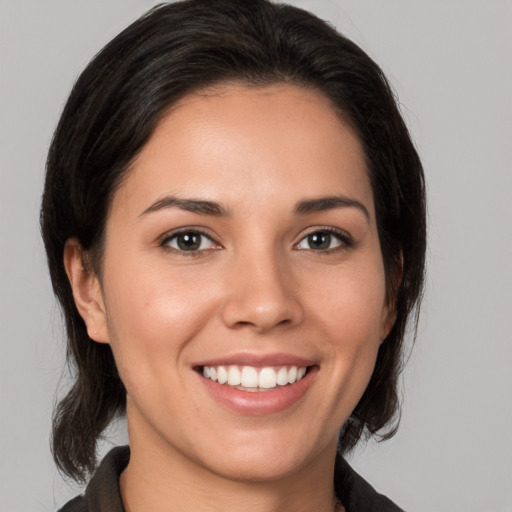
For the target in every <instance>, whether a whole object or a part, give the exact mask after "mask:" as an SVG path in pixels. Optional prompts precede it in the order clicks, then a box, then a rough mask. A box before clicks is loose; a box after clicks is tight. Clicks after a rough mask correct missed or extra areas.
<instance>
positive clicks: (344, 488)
mask: <svg viewBox="0 0 512 512" xmlns="http://www.w3.org/2000/svg"><path fill="white" fill-rule="evenodd" d="M334 485H335V489H336V495H337V496H338V499H340V500H341V502H342V503H343V505H344V507H345V510H346V511H347V512H374V511H376V510H378V511H379V512H404V511H403V510H402V509H401V508H400V507H398V506H397V505H395V504H394V503H393V502H392V501H391V500H390V499H389V498H387V497H386V496H384V495H383V494H379V493H378V492H377V491H376V490H375V489H374V488H373V487H372V486H371V485H370V484H369V483H368V482H367V481H366V480H365V479H364V478H363V477H362V476H360V475H359V474H357V473H356V472H355V471H354V470H353V469H352V468H351V467H350V465H349V464H348V463H347V461H346V460H345V459H343V458H342V457H340V456H337V457H336V469H335V476H334Z"/></svg>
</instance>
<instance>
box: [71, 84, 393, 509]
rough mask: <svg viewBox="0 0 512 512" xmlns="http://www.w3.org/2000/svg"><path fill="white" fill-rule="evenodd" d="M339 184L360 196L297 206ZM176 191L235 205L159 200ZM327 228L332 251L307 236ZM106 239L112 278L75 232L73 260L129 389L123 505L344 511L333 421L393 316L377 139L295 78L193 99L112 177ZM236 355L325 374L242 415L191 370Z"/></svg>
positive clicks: (346, 411) (90, 315) (101, 338)
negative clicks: (371, 166)
mask: <svg viewBox="0 0 512 512" xmlns="http://www.w3.org/2000/svg"><path fill="white" fill-rule="evenodd" d="M332 196H342V197H344V198H346V199H348V200H349V202H350V201H352V202H353V204H348V205H347V204H337V205H336V207H332V208H329V209H320V211H311V212H309V213H304V212H297V211H296V206H297V204H298V203H300V202H301V201H302V202H303V201H305V200H311V199H318V198H323V197H332ZM164 197H173V198H176V197H178V198H181V199H184V198H186V199H190V198H192V199H200V200H207V201H213V202H215V203H218V204H219V205H221V206H222V208H223V209H224V210H225V213H226V214H225V215H210V214H205V213H196V212H191V211H186V210H184V209H183V208H180V207H178V206H176V205H174V206H173V205H170V204H167V206H166V207H158V205H159V206H162V203H161V202H160V203H158V202H159V201H161V200H162V198H164ZM167 203H170V202H169V201H168V202H167ZM354 204H356V205H355V206H354ZM155 205H157V206H155ZM144 212H145V213H144ZM184 227H185V228H187V227H188V228H189V230H190V229H192V227H193V228H194V229H196V230H197V229H199V230H200V231H201V232H202V233H204V234H206V235H207V236H206V237H204V238H201V246H200V248H199V250H195V251H188V252H187V251H182V250H180V249H179V246H178V245H177V241H178V239H177V238H176V236H174V238H172V237H173V235H174V234H175V230H177V229H180V228H184ZM331 229H332V230H338V231H339V232H340V233H341V235H337V234H333V235H331V242H330V245H329V244H328V248H323V249H318V248H317V246H314V247H312V246H311V244H310V239H308V238H307V236H308V235H310V234H311V233H318V232H319V231H322V232H324V233H325V232H326V231H328V230H331ZM105 240H106V242H105V253H104V259H103V269H102V270H103V272H102V279H101V282H100V280H99V279H98V278H97V276H95V275H94V273H92V272H91V271H90V270H88V266H87V265H84V264H83V260H84V254H83V253H82V251H81V249H80V246H79V244H78V242H77V241H76V240H70V241H68V244H67V246H66V251H65V265H66V269H67V272H68V275H69V278H70V281H71V284H72V287H73V291H74V295H75V300H76V303H77V306H78V308H79V310H80V313H81V315H82V316H83V318H84V320H85V322H86V324H87V327H88V332H89V335H90V336H91V338H93V339H94V340H95V341H97V342H100V343H109V344H110V345H111V347H112V350H113V353H114V356H115V359H116V363H117V365H118V368H119V372H120V375H121V378H122V380H123V382H124V384H125V386H126V389H127V393H128V396H127V420H128V427H129V436H130V444H131V449H132V456H131V460H130V463H129V465H128V467H127V469H126V470H125V472H124V473H123V475H122V477H121V491H122V496H123V500H124V502H125V506H126V510H127V511H128V512H134V511H135V512H138V511H142V510H153V511H170V510H180V511H185V512H186V511H189V510H190V511H191V510H194V511H195V510H205V511H217V510H229V509H233V508H234V509H241V508H243V509H244V510H246V511H249V512H250V511H253V510H258V511H266V512H270V511H276V512H277V511H280V512H282V511H288V510H289V511H292V510H293V511H294V512H296V511H309V512H310V511H311V510H315V511H327V510H329V511H332V510H333V509H334V507H335V504H334V499H333V495H334V491H333V485H332V481H333V469H334V468H333V466H334V457H335V453H336V443H337V432H338V430H339V428H340V427H341V425H342V424H343V423H344V421H345V420H346V419H347V418H348V416H349V415H350V413H351V411H352V410H353V409H354V407H355V406H356V404H357V402H358V400H359V399H360V397H361V395H362V394H363V392H364V389H365V388H366V386H367V384H368V381H369V379H370V376H371V373H372V371H373V368H374V365H375V359H376V356H377V351H378V348H379V345H380V343H381V342H382V340H383V339H384V338H385V336H386V335H387V333H388V332H389V330H390V328H391V326H392V323H393V319H394V312H393V311H392V310H391V308H389V307H388V305H387V304H386V290H385V274H384V267H383V262H382V254H381V249H380V246H379V239H378V233H377V227H376V219H375V209H374V202H373V196H372V189H371V185H370V181H369V178H368V173H367V168H366V165H365V159H364V153H363V150H362V147H361V144H360V142H359V140H358V139H357V137H356V136H355V135H354V133H353V131H352V130H351V128H350V127H349V126H348V125H347V124H346V123H344V122H343V121H342V120H341V118H340V116H339V115H337V114H336V113H335V111H334V109H333V107H332V105H331V104H330V103H329V101H328V100H327V99H326V98H324V97H323V96H322V95H321V94H319V93H317V92H315V91H313V90H308V89H303V88H298V87H295V86H292V85H285V84H282V85H274V86H272V87H267V88H263V89H261V88H247V87H245V86H241V85H224V86H222V87H217V88H216V89H210V90H207V91H204V92H203V93H201V94H194V95H190V96H187V97H185V98H184V99H182V100H181V101H180V102H179V103H178V104H177V105H175V106H174V107H173V108H172V110H171V111H170V112H169V113H167V114H166V116H165V117H164V118H163V119H162V121H161V122H160V124H159V125H158V126H157V128H156V130H155V132H154V134H153V135H152V137H151V138H150V140H149V141H148V143H147V144H146V146H145V147H144V148H143V150H142V152H141V153H140V155H139V156H138V158H137V159H136V161H135V162H134V163H133V165H132V169H131V170H130V172H129V174H128V176H127V178H126V180H125V181H124V182H123V183H122V184H121V186H120V188H119V189H118V190H117V191H116V193H115V195H114V198H113V203H112V205H111V210H110V213H109V216H108V219H107V224H106V238H105ZM233 353H236V354H238V353H248V354H274V353H286V354H292V355H294V356H299V357H303V358H306V359H308V360H310V361H313V362H314V364H315V368H316V372H315V374H314V375H313V376H312V378H311V382H310V385H309V387H308V389H307V391H306V393H305V394H304V396H302V397H301V399H300V400H299V401H298V402H296V403H294V404H293V405H292V406H291V407H288V408H286V409H285V410H284V411H280V412H277V413H273V414H262V415H246V414H240V413H238V412H236V411H233V410H231V409H229V408H227V407H224V406H222V405H221V404H219V402H218V401H216V400H215V399H213V398H212V396H211V395H210V394H209V393H208V391H207V390H206V388H205V386H204V383H203V382H202V381H201V379H202V377H200V376H199V374H198V373H197V371H196V370H195V369H194V367H193V366H194V364H195V363H197V361H201V360H208V359H213V358H222V357H226V356H228V355H230V354H233Z"/></svg>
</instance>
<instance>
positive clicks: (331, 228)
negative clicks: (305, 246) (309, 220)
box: [298, 226, 353, 242]
mask: <svg viewBox="0 0 512 512" xmlns="http://www.w3.org/2000/svg"><path fill="white" fill-rule="evenodd" d="M322 231H324V232H328V233H331V234H334V235H338V236H339V237H341V238H346V239H348V240H352V239H353V237H352V235H351V234H350V233H349V232H348V231H346V230H345V229H341V228H336V227H334V226H311V227H310V228H307V229H305V230H304V231H302V233H301V234H300V235H299V236H298V241H299V242H300V241H301V240H303V239H304V238H306V237H307V236H309V235H312V234H313V233H318V232H322Z"/></svg>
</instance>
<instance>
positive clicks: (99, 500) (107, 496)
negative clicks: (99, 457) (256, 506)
mask: <svg viewBox="0 0 512 512" xmlns="http://www.w3.org/2000/svg"><path fill="white" fill-rule="evenodd" d="M129 460H130V448H129V447H128V446H119V447H117V448H114V449H113V450H111V451H110V452H109V453H108V454H107V456H106V457H105V458H104V459H103V461H102V462H101V464H100V466H99V467H98V469H97V471H96V473H95V474H94V476H93V478H92V479H91V481H90V482H89V485H88V486H87V489H86V491H85V495H84V496H79V497H78V498H75V499H74V500H72V501H70V502H69V503H68V504H67V505H65V506H64V507H63V508H62V509H61V510H60V511H59V512H124V507H123V502H122V500H121V491H120V489H119V476H120V475H121V473H122V472H123V470H124V468H125V467H126V466H127V464H128V461H129ZM334 487H335V491H336V496H337V497H338V499H339V500H340V501H341V502H342V503H343V506H344V507H345V510H346V512H376V511H377V512H403V511H402V509H400V508H398V507H397V506H396V505H395V504H394V503H393V502H392V501H390V500H389V499H388V498H386V497H385V496H383V495H382V494H379V493H377V491H376V490H375V489H374V488H373V487H372V486H371V485H370V484H369V483H368V482H366V480H364V479H363V478H362V477H361V476H359V475H358V474H357V473H356V472H355V471H354V470H353V469H352V468H351V467H350V466H349V464H348V463H347V461H346V460H345V459H343V457H341V456H339V455H338V456H337V457H336V467H335V471H334Z"/></svg>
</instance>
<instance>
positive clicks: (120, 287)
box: [104, 266, 214, 387]
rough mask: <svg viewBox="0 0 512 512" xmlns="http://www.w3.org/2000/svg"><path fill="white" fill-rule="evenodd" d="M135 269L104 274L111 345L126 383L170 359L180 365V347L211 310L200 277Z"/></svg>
mask: <svg viewBox="0 0 512 512" xmlns="http://www.w3.org/2000/svg"><path fill="white" fill-rule="evenodd" d="M139 267H142V266H139ZM134 269H137V267H136V266H131V267H130V272H129V273H124V272H123V271H122V268H118V269H117V270H116V271H115V272H110V274H106V275H109V277H110V279H109V281H107V282H106V283H105V284H104V290H105V303H106V310H107V323H108V330H109V336H110V344H111V346H112V350H113V352H114V356H115V359H116V363H117V366H118V368H119V372H120V374H121V376H122V378H123V380H128V381H129V380H131V378H130V374H133V373H137V374H138V375H137V377H138V378H140V377H141V376H143V375H144V374H145V373H147V374H148V375H149V374H151V373H152V372H154V371H155V370H156V369H157V368H159V367H161V366H162V365H164V364H168V362H169V361H174V363H175V364H176V361H177V362H178V364H179V362H180V357H181V354H182V351H183V348H184V347H185V346H186V345H187V342H188V341H189V340H190V339H192V338H193V337H194V336H195V335H196V333H197V332H199V331H200V330H201V329H202V328H203V326H204V325H205V324H206V323H207V322H208V320H209V318H210V317H211V315H212V310H213V308H214V305H213V303H214V298H213V296H212V293H211V291H210V290H209V289H208V288H207V287H205V286H204V284H203V283H204V281H203V280H201V279H188V278H187V275H186V272H184V273H177V272H174V273H169V272H162V271H159V269H151V270H150V271H148V270H147V269H146V271H144V272H143V271H137V270H134ZM126 275H129V276H130V278H129V279H125V278H123V276H126ZM125 384H127V387H129V386H128V383H125Z"/></svg>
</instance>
